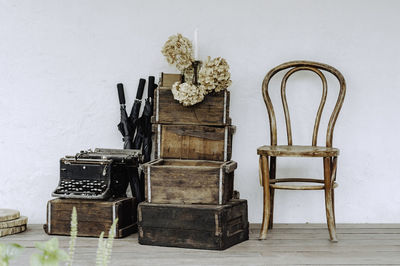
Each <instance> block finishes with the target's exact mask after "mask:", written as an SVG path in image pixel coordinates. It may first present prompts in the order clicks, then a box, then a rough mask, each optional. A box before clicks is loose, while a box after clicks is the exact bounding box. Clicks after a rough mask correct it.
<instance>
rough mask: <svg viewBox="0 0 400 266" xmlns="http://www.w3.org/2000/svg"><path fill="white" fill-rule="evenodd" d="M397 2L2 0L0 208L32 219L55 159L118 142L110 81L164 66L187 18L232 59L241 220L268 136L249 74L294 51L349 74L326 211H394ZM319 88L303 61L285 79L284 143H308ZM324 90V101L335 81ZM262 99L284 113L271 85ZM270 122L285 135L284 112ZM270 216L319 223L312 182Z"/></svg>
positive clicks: (287, 172) (351, 214) (356, 217)
mask: <svg viewBox="0 0 400 266" xmlns="http://www.w3.org/2000/svg"><path fill="white" fill-rule="evenodd" d="M399 10H400V3H399V2H398V1H338V0H335V1H318V0H315V1H227V0H224V1H210V0H205V1H183V0H182V1H161V0H160V1H128V0H125V1H123V0H116V1H105V0H96V1H95V0H91V1H90V0H70V1H61V0H37V1H29V0H25V1H22V0H15V1H9V0H0V207H1V208H4V207H7V208H16V209H19V210H21V212H22V213H23V214H24V215H27V216H29V218H30V222H32V223H43V222H44V221H45V207H46V201H47V200H49V199H50V198H51V197H50V194H51V192H52V190H53V189H54V188H55V187H56V185H57V181H58V171H59V165H58V160H59V158H60V157H62V156H64V155H66V154H74V153H75V152H77V151H79V150H81V149H87V148H94V147H114V148H118V147H121V145H122V143H121V137H120V134H119V132H118V131H117V128H116V124H117V123H118V120H119V107H118V100H117V92H116V88H115V84H116V83H117V82H123V83H124V84H125V86H126V89H128V91H127V100H128V102H132V100H133V98H134V94H135V90H136V86H137V82H138V79H139V78H140V77H146V76H148V75H150V74H153V75H158V73H159V72H161V71H164V72H174V71H175V69H174V68H172V67H170V66H168V64H167V63H166V61H165V60H164V58H163V57H162V55H161V53H160V49H161V46H162V45H163V43H164V41H165V40H166V39H167V37H168V36H169V35H171V34H175V33H177V32H181V33H183V34H184V35H186V36H188V37H190V38H191V37H192V34H193V30H194V28H195V27H198V28H199V44H200V56H201V57H202V58H205V57H206V56H207V55H210V56H213V57H215V56H223V57H224V58H226V59H227V60H228V62H229V63H230V65H231V72H232V80H233V84H232V87H231V88H230V90H231V93H232V97H231V117H232V120H233V123H234V124H235V125H237V133H236V135H235V137H234V143H233V159H234V160H236V161H237V162H238V164H239V167H238V169H237V171H236V176H235V178H236V179H235V187H236V189H238V190H240V192H241V196H242V197H243V198H246V199H248V203H249V218H250V221H251V222H260V221H261V216H262V190H261V187H260V186H259V182H258V170H257V167H258V158H257V155H256V148H257V147H258V146H260V145H263V144H267V143H268V142H269V129H268V125H267V123H268V120H267V113H266V109H265V107H264V103H263V101H262V98H261V82H262V79H263V78H264V75H265V74H266V73H267V71H268V70H269V69H271V68H272V67H274V66H276V65H278V64H280V63H283V62H285V61H289V60H296V59H307V60H314V61H320V62H324V63H328V64H331V65H333V66H335V67H336V68H338V69H339V70H340V71H341V72H342V73H343V75H344V76H345V78H346V81H347V86H348V92H347V95H346V99H345V103H344V106H343V109H342V112H341V115H340V117H339V120H338V122H337V125H336V129H335V136H334V146H337V147H339V148H340V149H341V155H340V157H339V164H338V167H339V170H338V182H339V184H340V186H339V188H338V189H337V191H336V199H337V201H336V212H337V213H336V216H337V222H340V223H343V222H346V223H349V222H350V223H351V222H357V223H364V222H367V223H386V222H388V223H389V222H391V223H393V222H399V221H400V208H399V206H400V196H399V195H398V193H397V192H398V188H399V187H400V178H399V174H398V170H397V168H398V147H399V144H400V143H399V137H398V135H399V134H398V131H399V129H400V128H399V119H398V114H399V100H400V90H399V83H400V75H399V65H400V53H399V47H400V35H399V34H398V27H399V24H400V16H399ZM308 80H310V81H309V82H308ZM330 80H332V79H330ZM332 81H333V80H332ZM273 84H275V85H277V83H276V82H273ZM295 84H297V85H298V87H295V86H294V85H295ZM319 86H320V81H319V80H318V78H317V77H315V76H314V75H313V74H310V73H305V74H301V73H299V74H295V75H294V78H293V79H292V80H290V81H289V83H288V101H289V104H292V105H293V106H292V107H291V108H292V109H291V111H292V120H295V121H294V122H293V125H292V127H293V130H294V141H295V143H299V144H306V143H310V142H311V132H312V120H313V119H314V115H315V112H316V108H317V105H318V101H319V100H318V97H320V93H321V90H320V87H319ZM329 89H330V91H329V93H328V101H327V109H330V108H332V106H333V104H334V97H335V95H337V89H338V88H337V85H334V86H331V87H330V88H329ZM272 97H273V98H274V99H275V100H277V104H276V108H277V115H278V118H282V108H281V105H280V102H279V98H278V97H279V95H278V88H275V89H274V91H273V95H272ZM330 110H331V109H330ZM327 115H328V114H327V113H324V117H323V118H325V119H326V118H327ZM324 126H326V122H325V123H323V124H322V125H321V131H320V136H319V137H320V138H319V144H321V145H323V144H324V135H325V128H326V127H325V128H324ZM278 130H279V131H280V133H279V138H278V141H279V142H280V143H285V135H284V134H285V133H284V131H283V130H284V123H283V121H282V120H281V121H280V122H279V123H278ZM278 167H280V170H279V171H278V176H304V177H320V176H322V161H321V160H320V159H319V160H317V159H299V160H294V159H284V160H278ZM275 218H276V221H277V222H286V223H291V222H324V221H325V214H324V207H323V193H322V192H321V191H315V192H301V191H300V192H298V191H295V192H293V191H278V192H277V193H276V213H275Z"/></svg>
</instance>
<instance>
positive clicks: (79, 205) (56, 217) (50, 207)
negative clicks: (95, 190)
mask: <svg viewBox="0 0 400 266" xmlns="http://www.w3.org/2000/svg"><path fill="white" fill-rule="evenodd" d="M74 206H75V208H76V211H77V217H78V236H93V237H99V235H100V233H101V232H103V231H104V236H105V237H107V236H108V232H109V230H110V227H111V224H112V223H113V221H114V220H115V219H116V218H118V223H117V227H116V232H115V237H116V238H121V237H125V236H128V235H130V234H132V233H134V232H136V230H137V223H136V221H137V202H136V199H135V198H119V199H109V200H83V199H53V200H50V201H48V203H47V223H46V224H45V225H44V230H45V232H46V233H47V234H49V235H70V228H71V213H72V208H73V207H74Z"/></svg>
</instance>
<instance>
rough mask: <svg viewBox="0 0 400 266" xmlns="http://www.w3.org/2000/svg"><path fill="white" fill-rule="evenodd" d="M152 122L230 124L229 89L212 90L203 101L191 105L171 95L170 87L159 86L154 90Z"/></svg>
mask: <svg viewBox="0 0 400 266" xmlns="http://www.w3.org/2000/svg"><path fill="white" fill-rule="evenodd" d="M154 98H155V101H154V116H153V117H152V122H153V123H161V124H181V125H183V124H185V125H212V126H225V125H230V124H231V119H230V118H229V99H230V97H229V91H227V90H224V91H221V92H218V93H216V92H213V93H210V94H208V95H206V96H205V98H204V101H202V102H200V103H198V104H195V105H193V106H183V105H182V104H180V103H179V102H178V101H176V100H175V99H174V97H173V95H172V92H171V88H169V87H159V88H157V89H156V91H155V97H154Z"/></svg>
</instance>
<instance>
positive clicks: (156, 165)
mask: <svg viewBox="0 0 400 266" xmlns="http://www.w3.org/2000/svg"><path fill="white" fill-rule="evenodd" d="M143 167H144V171H145V178H146V180H145V184H146V195H147V202H152V203H176V204H180V203H186V204H225V203H226V202H228V201H229V200H230V199H232V195H233V177H234V170H235V169H236V168H237V163H236V162H234V161H229V162H215V161H199V160H173V159H159V160H155V161H152V162H149V163H147V164H144V165H143Z"/></svg>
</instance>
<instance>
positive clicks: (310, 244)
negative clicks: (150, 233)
mask: <svg viewBox="0 0 400 266" xmlns="http://www.w3.org/2000/svg"><path fill="white" fill-rule="evenodd" d="M258 231H259V225H252V226H251V234H250V240H248V241H246V242H243V243H241V244H238V245H236V246H233V247H231V248H229V249H227V250H225V251H206V250H193V249H181V248H165V247H155V246H142V245H139V244H138V243H137V234H134V235H131V236H129V237H126V238H123V239H118V240H115V241H114V248H113V253H112V259H111V265H140V266H143V265H154V266H158V265H277V264H279V265H356V264H357V265H400V224H339V225H338V238H339V242H338V243H331V242H330V241H329V240H328V231H327V229H326V227H325V225H321V224H277V225H276V226H275V228H274V229H273V230H272V231H270V232H269V234H268V238H267V240H264V241H259V240H258V239H257V237H258ZM50 237H52V236H48V235H46V234H45V233H44V232H43V230H42V227H41V226H40V225H30V226H29V229H28V230H27V231H26V232H24V233H21V234H17V235H13V236H6V237H3V238H0V242H1V243H19V244H21V245H23V246H25V247H26V250H25V251H24V253H23V255H21V256H20V257H19V258H18V259H17V260H15V261H13V262H12V263H11V265H29V257H30V255H31V254H32V253H33V252H35V250H34V243H35V242H38V241H45V240H48V239H49V238H50ZM58 238H59V240H60V245H61V247H62V248H64V249H65V250H67V249H68V241H69V238H68V237H58ZM96 248H97V239H96V238H78V240H77V250H76V254H75V258H76V259H75V264H74V265H94V264H95V263H94V262H95V257H96Z"/></svg>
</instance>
